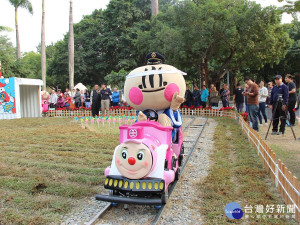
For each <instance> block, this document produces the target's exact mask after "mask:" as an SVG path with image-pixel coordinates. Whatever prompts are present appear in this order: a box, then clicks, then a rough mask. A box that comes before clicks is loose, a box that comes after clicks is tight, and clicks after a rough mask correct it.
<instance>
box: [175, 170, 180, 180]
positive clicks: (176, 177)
mask: <svg viewBox="0 0 300 225" xmlns="http://www.w3.org/2000/svg"><path fill="white" fill-rule="evenodd" d="M179 179H180V168H179V167H178V168H177V170H176V173H175V180H179Z"/></svg>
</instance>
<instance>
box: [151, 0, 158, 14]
mask: <svg viewBox="0 0 300 225" xmlns="http://www.w3.org/2000/svg"><path fill="white" fill-rule="evenodd" d="M151 12H152V16H157V14H158V0H151Z"/></svg>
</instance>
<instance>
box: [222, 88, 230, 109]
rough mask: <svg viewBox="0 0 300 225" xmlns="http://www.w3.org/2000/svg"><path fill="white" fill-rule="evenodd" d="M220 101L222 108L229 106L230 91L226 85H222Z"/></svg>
mask: <svg viewBox="0 0 300 225" xmlns="http://www.w3.org/2000/svg"><path fill="white" fill-rule="evenodd" d="M221 100H222V103H223V107H224V108H225V107H228V106H229V100H230V91H229V89H228V86H227V84H224V85H223V91H222V92H221Z"/></svg>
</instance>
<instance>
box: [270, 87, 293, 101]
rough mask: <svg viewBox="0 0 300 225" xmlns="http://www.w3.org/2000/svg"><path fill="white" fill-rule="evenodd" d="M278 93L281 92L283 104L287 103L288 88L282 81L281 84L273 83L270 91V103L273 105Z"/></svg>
mask: <svg viewBox="0 0 300 225" xmlns="http://www.w3.org/2000/svg"><path fill="white" fill-rule="evenodd" d="M278 94H282V98H283V105H287V102H288V99H289V88H288V87H287V86H286V85H285V84H284V83H282V84H281V85H279V86H277V85H275V86H274V87H273V89H272V92H271V99H270V105H273V104H274V103H275V102H277V100H278Z"/></svg>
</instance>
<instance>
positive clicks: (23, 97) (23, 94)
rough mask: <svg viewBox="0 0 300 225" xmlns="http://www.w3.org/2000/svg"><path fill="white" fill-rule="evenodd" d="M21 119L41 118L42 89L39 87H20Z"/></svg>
mask: <svg viewBox="0 0 300 225" xmlns="http://www.w3.org/2000/svg"><path fill="white" fill-rule="evenodd" d="M19 87H20V110H21V118H27V117H40V116H41V108H40V107H41V106H40V101H41V98H40V94H39V92H40V90H39V89H40V87H39V86H37V85H20V86H19Z"/></svg>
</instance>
